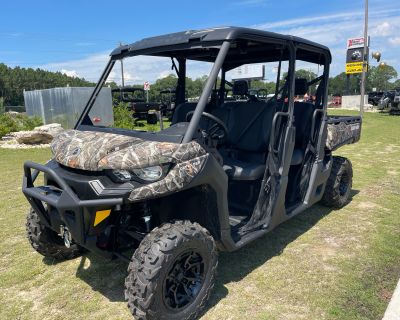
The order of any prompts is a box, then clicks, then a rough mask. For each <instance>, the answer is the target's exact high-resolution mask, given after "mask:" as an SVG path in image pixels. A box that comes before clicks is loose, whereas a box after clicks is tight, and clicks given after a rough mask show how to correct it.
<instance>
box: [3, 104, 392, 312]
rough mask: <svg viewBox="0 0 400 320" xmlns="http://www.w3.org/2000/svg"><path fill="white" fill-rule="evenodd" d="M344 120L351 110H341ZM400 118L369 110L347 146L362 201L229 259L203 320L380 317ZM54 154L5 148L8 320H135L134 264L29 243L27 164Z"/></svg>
mask: <svg viewBox="0 0 400 320" xmlns="http://www.w3.org/2000/svg"><path fill="white" fill-rule="evenodd" d="M330 112H331V113H335V114H343V113H346V114H348V112H344V111H339V110H334V111H330ZM399 133H400V117H391V116H388V115H385V114H370V113H366V114H365V118H364V123H363V131H362V139H361V141H360V142H359V143H358V144H354V145H349V146H346V147H343V148H341V149H339V150H338V151H337V152H336V154H338V155H343V156H347V157H349V158H350V159H351V161H352V163H353V167H354V184H353V189H354V191H353V199H352V201H351V202H350V203H349V204H348V205H347V206H346V207H344V208H343V209H341V210H330V209H328V208H325V207H323V206H320V205H316V206H314V207H312V208H311V209H309V210H307V211H306V212H304V213H302V214H300V215H299V216H297V217H295V218H293V219H292V220H290V221H288V222H286V223H284V224H282V225H281V226H279V227H278V228H277V229H275V230H274V231H273V232H271V233H269V234H268V235H266V236H265V237H263V238H261V239H259V240H257V241H256V242H254V243H251V244H250V245H248V246H246V247H245V248H243V249H241V250H239V251H238V252H234V253H221V254H220V264H219V276H218V280H217V283H216V286H215V290H214V292H213V294H212V296H211V301H210V303H209V305H208V307H207V311H206V313H205V314H204V316H203V318H204V319H243V318H247V319H381V318H382V315H383V313H384V310H385V308H386V306H387V304H388V301H389V299H390V296H391V294H392V292H393V290H394V288H395V284H396V282H397V280H398V278H399V276H400V241H399V240H400V204H399V199H400V191H399V190H400V138H399ZM49 158H50V152H49V151H48V150H46V149H40V150H5V149H0V170H1V181H2V183H1V185H0V199H1V201H0V230H1V232H0V298H1V300H2V303H1V305H0V319H41V320H42V319H86V318H90V319H126V318H129V312H128V310H127V307H126V305H125V302H124V300H123V281H124V277H125V272H126V267H127V266H126V264H125V263H121V262H107V261H104V260H103V259H101V258H98V257H96V256H94V255H92V254H88V255H87V256H86V257H83V258H78V259H75V260H72V261H67V262H61V263H57V264H56V263H55V262H54V261H51V260H48V259H43V257H41V256H40V255H39V254H37V253H35V252H34V251H33V249H32V248H31V247H30V246H29V244H28V242H27V240H26V238H25V214H26V212H27V210H28V205H27V202H26V200H25V199H24V197H23V196H22V193H21V179H22V164H23V162H24V161H25V160H27V159H30V160H34V161H37V162H41V163H44V162H45V161H46V160H47V159H49Z"/></svg>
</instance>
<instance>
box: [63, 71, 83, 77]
mask: <svg viewBox="0 0 400 320" xmlns="http://www.w3.org/2000/svg"><path fill="white" fill-rule="evenodd" d="M60 72H61V73H64V74H66V75H67V76H68V77H74V78H80V76H79V74H78V73H77V72H76V70H66V69H61V70H60Z"/></svg>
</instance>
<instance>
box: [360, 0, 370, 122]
mask: <svg viewBox="0 0 400 320" xmlns="http://www.w3.org/2000/svg"><path fill="white" fill-rule="evenodd" d="M364 6H365V17H364V50H363V69H362V74H361V90H360V91H361V99H360V116H361V117H363V115H364V96H365V78H366V69H367V68H368V57H367V48H368V40H369V39H368V0H365V5H364ZM366 58H367V59H366Z"/></svg>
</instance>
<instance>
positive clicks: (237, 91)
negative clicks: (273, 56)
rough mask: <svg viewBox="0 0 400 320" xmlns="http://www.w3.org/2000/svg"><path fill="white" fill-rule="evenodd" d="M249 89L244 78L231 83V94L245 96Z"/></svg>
mask: <svg viewBox="0 0 400 320" xmlns="http://www.w3.org/2000/svg"><path fill="white" fill-rule="evenodd" d="M248 91H249V85H248V83H247V81H246V80H237V81H235V82H234V83H233V87H232V94H233V95H234V96H245V95H247V93H248Z"/></svg>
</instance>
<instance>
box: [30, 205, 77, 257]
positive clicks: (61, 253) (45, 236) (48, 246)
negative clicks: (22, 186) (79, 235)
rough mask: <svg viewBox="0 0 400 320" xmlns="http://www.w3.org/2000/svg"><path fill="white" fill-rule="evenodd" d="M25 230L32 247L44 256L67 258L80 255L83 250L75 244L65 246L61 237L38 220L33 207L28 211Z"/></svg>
mask: <svg viewBox="0 0 400 320" xmlns="http://www.w3.org/2000/svg"><path fill="white" fill-rule="evenodd" d="M26 232H27V236H28V240H29V242H30V244H31V246H32V247H33V249H35V250H36V251H37V252H39V253H40V254H41V255H43V256H45V257H49V258H54V259H57V260H69V259H73V258H76V257H78V256H80V255H81V254H82V252H83V251H84V250H83V248H81V247H79V246H78V245H77V244H72V245H71V246H70V247H69V248H67V247H66V246H65V245H64V241H63V239H61V237H59V236H58V235H57V233H56V232H54V231H53V230H51V229H49V228H47V227H45V226H44V225H43V224H42V223H41V222H40V218H39V216H38V215H37V213H36V212H35V211H34V210H33V209H31V210H30V211H29V213H28V216H27V222H26Z"/></svg>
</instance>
